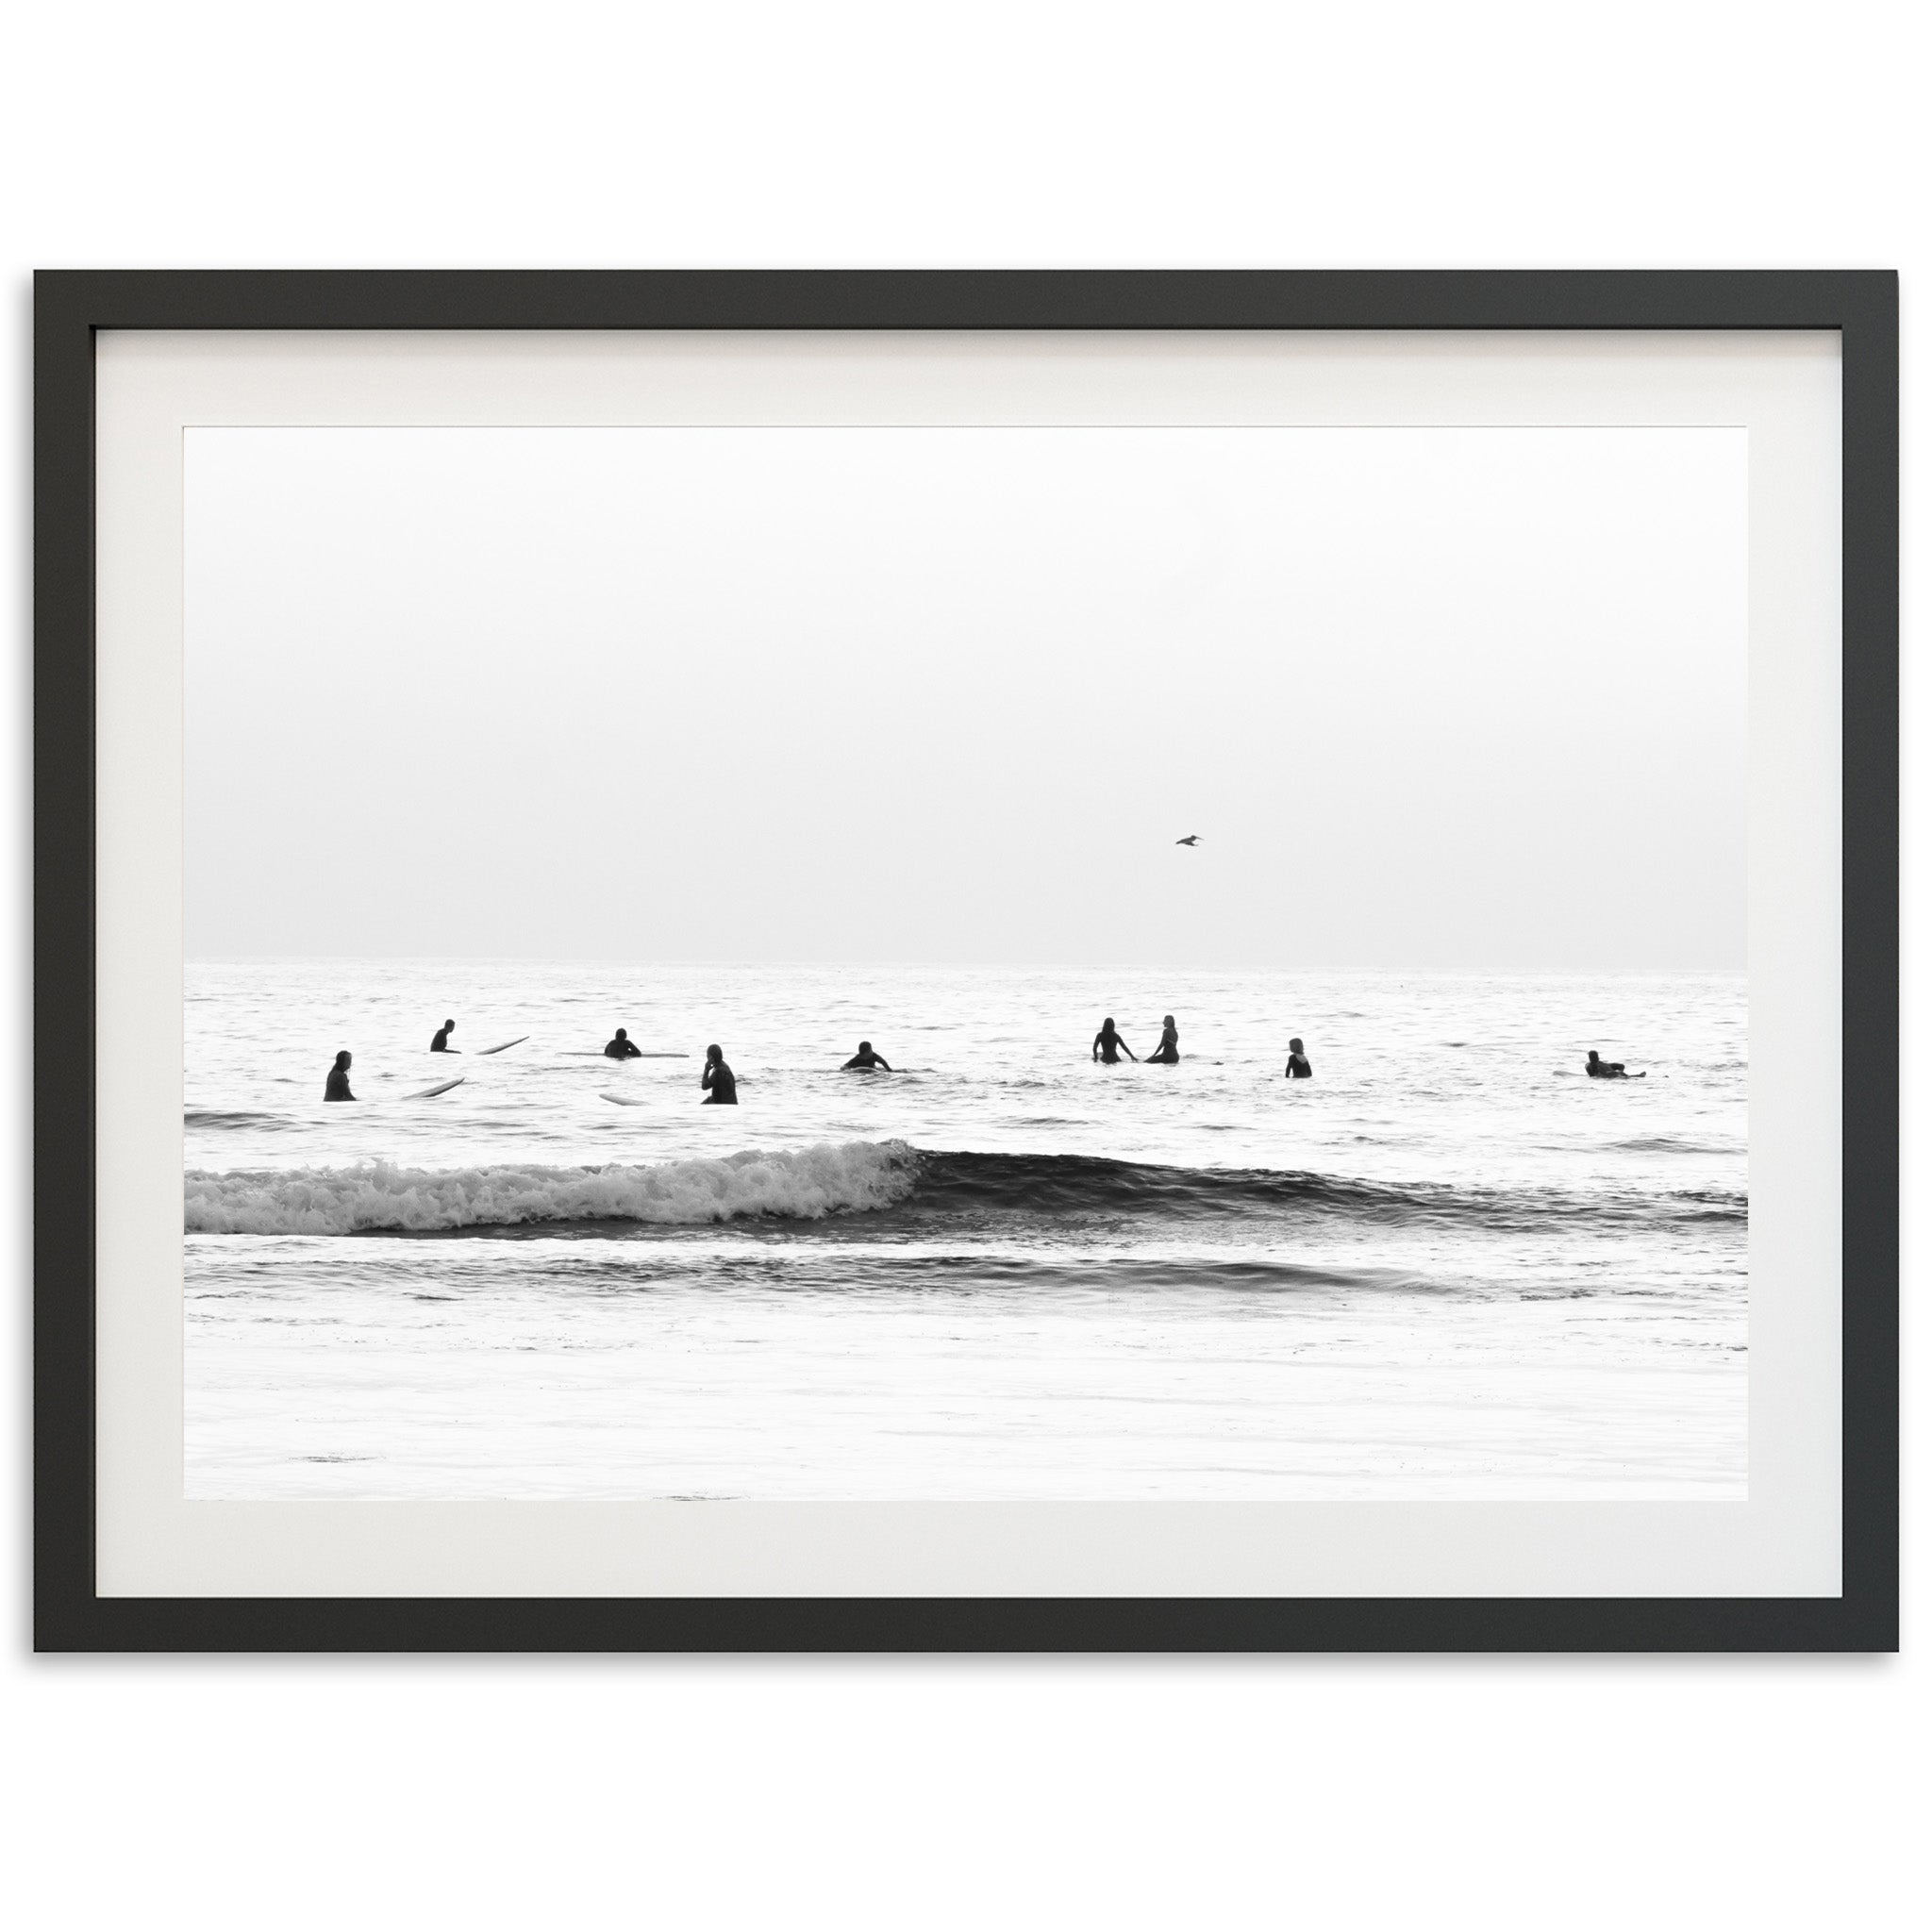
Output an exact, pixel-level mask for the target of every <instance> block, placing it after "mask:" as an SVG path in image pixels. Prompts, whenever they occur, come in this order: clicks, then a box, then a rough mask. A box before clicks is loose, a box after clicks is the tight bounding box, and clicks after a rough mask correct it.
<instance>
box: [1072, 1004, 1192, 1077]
mask: <svg viewBox="0 0 1932 1932" xmlns="http://www.w3.org/2000/svg"><path fill="white" fill-rule="evenodd" d="M1122 1054H1125V1055H1126V1057H1127V1058H1129V1059H1130V1060H1132V1061H1134V1062H1135V1064H1136V1065H1138V1064H1139V1063H1140V1059H1141V1056H1140V1055H1139V1054H1137V1053H1136V1052H1135V1051H1134V1049H1133V1048H1132V1047H1131V1046H1129V1045H1128V1044H1127V1042H1126V1041H1124V1040H1123V1039H1122V1038H1121V1036H1120V1031H1119V1029H1118V1028H1117V1027H1116V1026H1115V1025H1114V1024H1113V1015H1112V1014H1111V1013H1109V1014H1108V1016H1107V1018H1106V1019H1105V1020H1103V1021H1102V1022H1101V1023H1100V1031H1099V1032H1098V1033H1096V1034H1095V1035H1094V1036H1093V1058H1095V1059H1096V1060H1098V1061H1099V1062H1100V1063H1101V1064H1102V1065H1103V1066H1108V1067H1117V1066H1119V1065H1120V1063H1121V1055H1122ZM1180 1058H1181V1036H1180V1033H1179V1031H1178V1030H1177V1029H1176V1027H1175V1025H1174V1015H1173V1014H1172V1013H1163V1014H1162V1015H1161V1017H1160V1044H1159V1045H1158V1046H1157V1047H1156V1048H1155V1049H1154V1051H1153V1052H1152V1053H1150V1054H1149V1055H1148V1056H1147V1064H1148V1065H1149V1066H1150V1067H1174V1066H1178V1065H1179V1064H1180Z"/></svg>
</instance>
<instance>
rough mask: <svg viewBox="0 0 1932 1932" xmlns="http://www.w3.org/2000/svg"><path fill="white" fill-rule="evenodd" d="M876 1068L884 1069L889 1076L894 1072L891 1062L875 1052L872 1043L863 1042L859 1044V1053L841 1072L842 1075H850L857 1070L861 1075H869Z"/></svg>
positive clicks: (848, 1061)
mask: <svg viewBox="0 0 1932 1932" xmlns="http://www.w3.org/2000/svg"><path fill="white" fill-rule="evenodd" d="M874 1067H884V1068H885V1070H886V1072H887V1073H889V1074H890V1073H891V1071H892V1069H891V1064H890V1062H888V1060H887V1059H886V1057H885V1056H884V1055H883V1054H877V1053H874V1052H873V1050H872V1041H869V1040H861V1041H859V1042H858V1052H857V1053H856V1054H854V1055H853V1056H852V1058H850V1059H849V1060H847V1061H846V1062H845V1064H844V1065H843V1066H842V1067H841V1068H840V1069H839V1071H840V1072H841V1074H849V1073H851V1072H852V1071H853V1070H854V1069H855V1068H857V1069H858V1072H859V1073H861V1074H869V1073H871V1072H872V1070H873V1069H874Z"/></svg>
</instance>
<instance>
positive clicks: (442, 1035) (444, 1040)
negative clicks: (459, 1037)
mask: <svg viewBox="0 0 1932 1932" xmlns="http://www.w3.org/2000/svg"><path fill="white" fill-rule="evenodd" d="M456 1030H457V1023H456V1022H455V1021H454V1020H445V1021H444V1022H443V1023H442V1024H441V1026H439V1027H438V1028H437V1029H436V1038H435V1039H434V1040H432V1041H430V1042H429V1051H430V1052H431V1053H461V1052H462V1048H461V1047H459V1046H452V1045H451V1044H450V1043H449V1037H450V1035H451V1034H452V1033H454V1032H455V1031H456Z"/></svg>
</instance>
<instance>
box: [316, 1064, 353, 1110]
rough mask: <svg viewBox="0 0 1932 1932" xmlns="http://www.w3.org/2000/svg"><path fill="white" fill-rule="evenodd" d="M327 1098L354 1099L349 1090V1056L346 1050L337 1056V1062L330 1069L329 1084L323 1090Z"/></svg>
mask: <svg viewBox="0 0 1932 1932" xmlns="http://www.w3.org/2000/svg"><path fill="white" fill-rule="evenodd" d="M322 1097H323V1098H324V1099H325V1100H354V1099H355V1097H356V1096H355V1095H354V1094H353V1093H351V1092H350V1091H349V1056H348V1054H347V1053H346V1052H343V1053H339V1054H337V1056H336V1063H335V1065H334V1066H332V1067H331V1068H330V1069H329V1070H328V1085H327V1086H326V1087H325V1088H324V1089H323V1090H322Z"/></svg>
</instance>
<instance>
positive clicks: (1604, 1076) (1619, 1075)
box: [1583, 1047, 1644, 1080]
mask: <svg viewBox="0 0 1932 1932" xmlns="http://www.w3.org/2000/svg"><path fill="white" fill-rule="evenodd" d="M1583 1071H1584V1072H1585V1073H1586V1074H1589V1075H1590V1077H1591V1079H1592V1080H1641V1079H1642V1078H1643V1077H1644V1076H1643V1074H1626V1073H1625V1072H1624V1062H1623V1061H1622V1060H1600V1059H1598V1058H1597V1057H1596V1048H1595V1047H1591V1050H1590V1058H1588V1059H1587V1060H1585V1061H1584V1063H1583Z"/></svg>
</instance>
